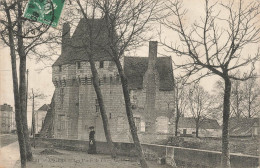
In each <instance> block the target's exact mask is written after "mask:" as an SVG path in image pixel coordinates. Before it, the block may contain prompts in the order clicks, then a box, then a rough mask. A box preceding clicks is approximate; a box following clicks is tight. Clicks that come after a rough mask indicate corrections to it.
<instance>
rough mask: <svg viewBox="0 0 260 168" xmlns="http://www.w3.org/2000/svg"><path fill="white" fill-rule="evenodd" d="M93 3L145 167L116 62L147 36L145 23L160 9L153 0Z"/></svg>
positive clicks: (122, 72)
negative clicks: (103, 26) (98, 10)
mask: <svg viewBox="0 0 260 168" xmlns="http://www.w3.org/2000/svg"><path fill="white" fill-rule="evenodd" d="M96 2H97V4H98V7H99V8H100V10H101V13H102V14H103V16H104V19H105V23H106V25H105V27H106V29H107V31H108V44H109V49H105V48H104V50H106V51H107V53H108V54H109V55H110V56H111V57H112V58H113V60H114V62H115V64H116V66H117V69H118V73H119V76H120V79H121V83H122V89H123V94H124V99H125V107H126V114H127V118H128V123H129V126H130V131H131V134H132V138H133V142H134V144H135V147H136V150H137V154H138V157H139V159H140V164H141V166H142V167H143V168H145V167H148V165H147V163H146V161H145V158H144V154H143V152H142V147H141V145H140V141H139V138H138V135H137V130H136V127H135V123H134V119H133V113H132V109H131V102H130V96H129V89H128V84H127V78H126V75H125V73H124V70H123V67H122V64H121V62H120V61H121V58H122V57H123V55H124V53H125V52H126V51H129V50H130V49H132V48H135V47H137V46H140V45H141V44H142V42H143V41H144V40H145V39H147V37H146V36H145V35H144V33H145V32H148V31H149V29H150V27H149V24H148V23H149V22H150V21H152V20H153V16H154V13H155V12H160V4H159V3H158V1H156V0H140V1H136V0H122V1H117V0H114V1H108V0H105V1H101V0H97V1H96ZM150 26H151V25H150Z"/></svg>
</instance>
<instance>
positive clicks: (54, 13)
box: [24, 0, 65, 27]
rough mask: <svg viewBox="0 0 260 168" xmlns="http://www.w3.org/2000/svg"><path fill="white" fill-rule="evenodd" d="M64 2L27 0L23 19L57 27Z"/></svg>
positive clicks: (58, 0) (61, 0)
mask: <svg viewBox="0 0 260 168" xmlns="http://www.w3.org/2000/svg"><path fill="white" fill-rule="evenodd" d="M64 1H65V0H29V2H28V4H27V7H26V9H25V12H24V17H25V18H27V19H31V20H34V21H37V22H41V23H44V24H47V25H51V26H52V27H57V25H58V23H59V18H60V15H61V12H62V8H63V6H64Z"/></svg>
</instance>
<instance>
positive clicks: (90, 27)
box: [77, 0, 116, 158]
mask: <svg viewBox="0 0 260 168" xmlns="http://www.w3.org/2000/svg"><path fill="white" fill-rule="evenodd" d="M77 4H78V6H79V7H80V11H81V12H82V14H83V16H84V19H86V23H87V27H86V31H85V32H86V35H85V36H86V42H85V43H84V44H83V45H84V46H81V47H82V48H84V51H85V52H86V54H87V56H88V57H89V62H90V67H91V72H92V75H93V84H94V88H95V92H96V95H97V99H98V104H99V108H100V113H101V117H102V121H103V127H104V132H105V137H106V140H107V143H108V145H109V147H110V152H111V156H112V157H113V158H115V157H116V148H115V146H114V144H113V141H112V137H111V133H110V127H109V123H108V118H107V113H106V108H105V104H104V99H103V95H102V91H101V88H100V78H99V75H98V71H97V68H96V65H95V62H94V52H95V51H94V46H98V42H100V41H99V40H98V39H99V38H100V34H99V32H100V31H104V29H103V28H102V27H100V30H96V28H97V27H96V26H95V25H94V24H95V23H94V22H95V19H97V15H98V14H97V11H96V10H97V6H96V3H95V1H92V0H91V1H87V2H86V7H87V8H88V7H90V10H91V12H90V14H88V13H87V9H86V11H85V10H84V9H83V7H82V5H81V3H80V1H79V0H77ZM99 26H101V25H99ZM102 29H103V30H102Z"/></svg>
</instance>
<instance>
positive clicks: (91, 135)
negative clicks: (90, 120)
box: [88, 126, 97, 154]
mask: <svg viewBox="0 0 260 168" xmlns="http://www.w3.org/2000/svg"><path fill="white" fill-rule="evenodd" d="M89 129H90V132H89V148H88V153H89V154H95V153H97V151H96V141H95V131H94V127H93V126H91V127H89Z"/></svg>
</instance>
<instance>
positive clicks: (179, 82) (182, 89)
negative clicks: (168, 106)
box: [175, 78, 188, 136]
mask: <svg viewBox="0 0 260 168" xmlns="http://www.w3.org/2000/svg"><path fill="white" fill-rule="evenodd" d="M175 81H176V82H175V106H176V116H175V136H178V124H179V120H180V118H181V117H182V116H184V112H185V111H186V109H187V106H188V101H187V100H188V99H187V96H188V94H187V89H188V88H187V86H185V81H186V80H184V79H181V78H180V79H177V78H176V79H175Z"/></svg>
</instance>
